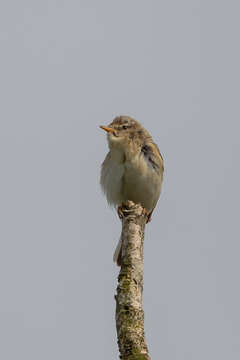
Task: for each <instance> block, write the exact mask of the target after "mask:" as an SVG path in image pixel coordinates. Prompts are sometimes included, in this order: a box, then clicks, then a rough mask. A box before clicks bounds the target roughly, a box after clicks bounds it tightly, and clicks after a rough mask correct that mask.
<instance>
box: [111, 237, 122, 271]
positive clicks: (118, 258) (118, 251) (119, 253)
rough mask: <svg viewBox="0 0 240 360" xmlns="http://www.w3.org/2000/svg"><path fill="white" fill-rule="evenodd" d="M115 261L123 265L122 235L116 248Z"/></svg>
mask: <svg viewBox="0 0 240 360" xmlns="http://www.w3.org/2000/svg"><path fill="white" fill-rule="evenodd" d="M113 261H114V262H115V263H116V264H117V265H118V266H121V263H122V236H121V237H120V239H119V241H118V244H117V247H116V250H115V251H114V255H113Z"/></svg>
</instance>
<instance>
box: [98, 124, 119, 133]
mask: <svg viewBox="0 0 240 360" xmlns="http://www.w3.org/2000/svg"><path fill="white" fill-rule="evenodd" d="M99 127H100V128H101V129H103V130H105V131H107V132H108V133H110V132H112V133H115V130H114V129H113V128H110V127H106V126H102V125H100V126H99Z"/></svg>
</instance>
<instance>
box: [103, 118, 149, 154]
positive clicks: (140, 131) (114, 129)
mask: <svg viewBox="0 0 240 360" xmlns="http://www.w3.org/2000/svg"><path fill="white" fill-rule="evenodd" d="M100 128H101V129H103V130H105V131H106V132H107V137H108V143H109V148H110V149H114V148H115V149H117V148H119V149H121V148H122V149H124V148H126V146H129V145H130V146H131V144H132V143H134V144H135V145H138V146H141V145H142V144H143V143H144V141H145V140H146V138H151V136H150V135H149V133H148V132H147V130H146V129H144V128H143V127H142V125H141V124H139V122H137V121H136V120H134V119H133V118H131V117H129V116H118V117H116V118H115V119H114V120H113V121H112V122H111V124H109V125H108V126H102V125H101V126H100Z"/></svg>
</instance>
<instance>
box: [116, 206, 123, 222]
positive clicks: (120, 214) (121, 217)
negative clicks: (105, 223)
mask: <svg viewBox="0 0 240 360" xmlns="http://www.w3.org/2000/svg"><path fill="white" fill-rule="evenodd" d="M117 213H118V216H119V219H120V220H122V219H123V211H122V206H118V208H117Z"/></svg>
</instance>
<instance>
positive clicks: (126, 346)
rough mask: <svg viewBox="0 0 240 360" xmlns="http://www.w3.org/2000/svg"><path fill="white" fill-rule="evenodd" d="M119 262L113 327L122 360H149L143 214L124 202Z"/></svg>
mask: <svg viewBox="0 0 240 360" xmlns="http://www.w3.org/2000/svg"><path fill="white" fill-rule="evenodd" d="M122 213H123V220H122V259H121V262H122V263H121V270H120V273H119V276H118V287H117V295H116V296H115V299H116V326H117V335H118V346H119V352H120V354H121V356H120V359H123V360H150V357H149V355H148V348H147V345H146V341H145V336H144V311H143V308H142V291H143V242H144V229H145V225H146V218H147V216H146V211H144V209H143V208H142V206H141V205H139V204H137V205H136V204H134V203H133V202H132V201H127V202H126V203H125V204H123V205H122Z"/></svg>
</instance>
